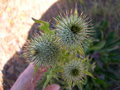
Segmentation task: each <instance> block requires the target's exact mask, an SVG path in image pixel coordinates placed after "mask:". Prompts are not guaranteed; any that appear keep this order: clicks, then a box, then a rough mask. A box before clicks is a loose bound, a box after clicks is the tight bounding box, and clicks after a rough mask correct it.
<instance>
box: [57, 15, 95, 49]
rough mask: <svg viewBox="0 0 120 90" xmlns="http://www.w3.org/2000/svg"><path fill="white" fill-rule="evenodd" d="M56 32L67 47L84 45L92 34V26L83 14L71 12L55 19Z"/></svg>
mask: <svg viewBox="0 0 120 90" xmlns="http://www.w3.org/2000/svg"><path fill="white" fill-rule="evenodd" d="M56 22H57V25H56V30H57V31H56V33H57V36H58V37H59V38H60V40H61V42H62V43H63V44H64V45H66V46H67V47H70V48H71V47H72V48H76V47H78V46H80V45H81V46H82V47H84V45H85V44H86V41H88V40H90V39H91V35H92V34H93V30H92V26H91V25H90V24H89V20H88V18H86V17H85V16H84V15H82V14H81V15H80V16H79V15H77V14H72V15H70V16H68V15H66V16H65V17H63V16H60V17H59V19H58V18H57V19H56Z"/></svg>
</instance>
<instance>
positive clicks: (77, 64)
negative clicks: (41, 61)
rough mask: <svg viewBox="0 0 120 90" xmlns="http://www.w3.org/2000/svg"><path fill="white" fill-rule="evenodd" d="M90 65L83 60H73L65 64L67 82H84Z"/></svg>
mask: <svg viewBox="0 0 120 90" xmlns="http://www.w3.org/2000/svg"><path fill="white" fill-rule="evenodd" d="M88 69H89V68H88V67H87V65H86V64H85V63H83V62H82V61H81V60H73V61H70V62H69V63H67V64H66V65H65V66H64V72H63V77H64V79H65V80H66V81H67V82H72V83H74V84H76V83H82V82H83V81H84V79H85V78H86V74H85V73H84V72H85V71H88Z"/></svg>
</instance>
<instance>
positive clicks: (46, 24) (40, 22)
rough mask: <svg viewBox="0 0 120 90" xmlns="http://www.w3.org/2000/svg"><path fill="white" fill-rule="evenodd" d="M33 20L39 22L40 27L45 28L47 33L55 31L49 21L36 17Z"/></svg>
mask: <svg viewBox="0 0 120 90" xmlns="http://www.w3.org/2000/svg"><path fill="white" fill-rule="evenodd" d="M32 19H33V21H35V23H39V24H40V26H39V29H40V30H43V31H44V32H45V33H47V34H52V33H54V32H53V31H51V30H50V24H49V23H48V22H45V21H42V20H36V19H34V18H32Z"/></svg>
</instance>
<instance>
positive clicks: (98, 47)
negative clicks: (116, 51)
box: [90, 40, 106, 50]
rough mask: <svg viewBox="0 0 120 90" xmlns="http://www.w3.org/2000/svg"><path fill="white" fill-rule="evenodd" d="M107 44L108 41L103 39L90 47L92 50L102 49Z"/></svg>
mask: <svg viewBox="0 0 120 90" xmlns="http://www.w3.org/2000/svg"><path fill="white" fill-rule="evenodd" d="M105 44H106V41H104V40H103V41H101V42H99V43H97V44H96V45H94V46H92V47H91V48H90V50H100V49H102V48H103V47H104V46H105Z"/></svg>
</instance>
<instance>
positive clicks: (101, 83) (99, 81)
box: [93, 78, 108, 88]
mask: <svg viewBox="0 0 120 90" xmlns="http://www.w3.org/2000/svg"><path fill="white" fill-rule="evenodd" d="M93 80H94V81H95V82H96V83H98V84H100V85H102V86H103V87H104V88H107V87H108V84H107V83H106V82H105V81H104V80H101V79H99V78H95V79H93Z"/></svg>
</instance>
